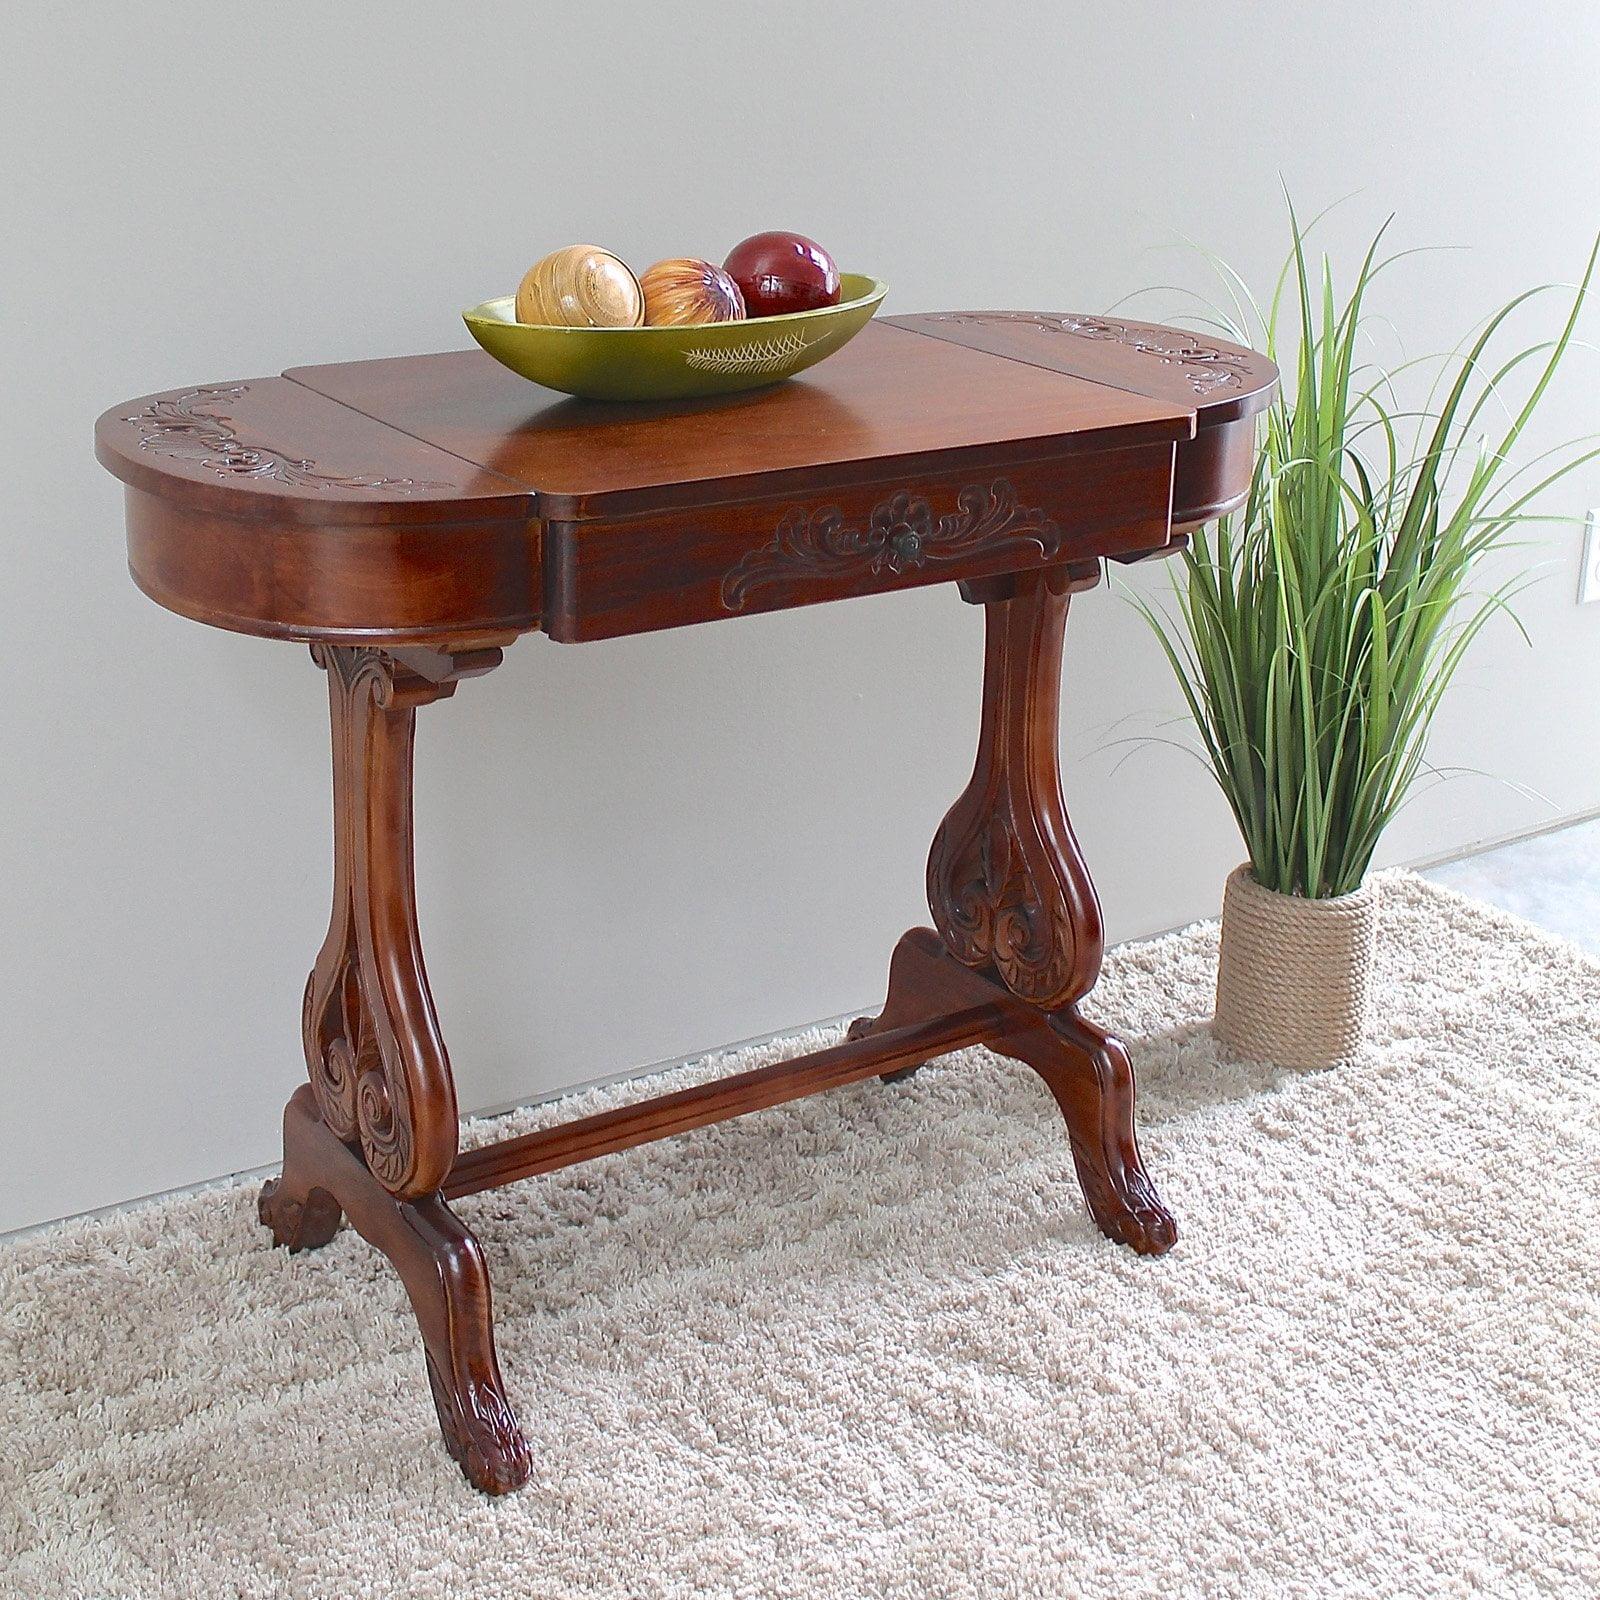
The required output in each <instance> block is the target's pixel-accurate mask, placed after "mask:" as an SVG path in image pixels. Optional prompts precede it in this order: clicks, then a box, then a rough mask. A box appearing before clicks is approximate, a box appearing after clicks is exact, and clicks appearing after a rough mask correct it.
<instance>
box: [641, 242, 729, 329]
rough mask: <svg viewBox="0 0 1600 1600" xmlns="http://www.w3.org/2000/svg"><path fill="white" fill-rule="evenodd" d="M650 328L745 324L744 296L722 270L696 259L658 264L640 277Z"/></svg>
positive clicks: (686, 257)
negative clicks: (713, 323) (711, 323)
mask: <svg viewBox="0 0 1600 1600" xmlns="http://www.w3.org/2000/svg"><path fill="white" fill-rule="evenodd" d="M639 287H640V289H642V290H643V291H644V320H645V323H646V325H647V326H648V327H652V328H672V327H683V326H685V325H687V324H690V323H700V322H742V321H743V320H744V296H743V295H742V294H740V293H739V285H738V284H736V283H735V282H734V281H733V279H732V278H730V277H729V276H728V274H727V273H726V272H724V271H723V270H722V268H721V267H714V266H712V264H711V263H710V262H709V261H699V260H696V259H695V258H694V257H693V256H677V257H674V258H673V259H672V260H670V261H658V262H656V264H655V265H654V266H653V267H650V268H647V269H646V270H645V271H644V272H641V273H640V274H639Z"/></svg>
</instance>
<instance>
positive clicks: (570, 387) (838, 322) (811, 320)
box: [462, 272, 888, 400]
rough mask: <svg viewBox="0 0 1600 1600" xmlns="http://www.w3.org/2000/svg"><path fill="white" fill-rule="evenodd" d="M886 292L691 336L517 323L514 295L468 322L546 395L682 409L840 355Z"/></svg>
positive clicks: (859, 283)
mask: <svg viewBox="0 0 1600 1600" xmlns="http://www.w3.org/2000/svg"><path fill="white" fill-rule="evenodd" d="M887 291H888V285H887V284H885V283H881V282H880V281H879V280H878V279H876V278H868V277H864V276H862V274H861V273H859V272H844V273H841V274H840V275H839V294H840V299H839V304H838V305H836V306H823V307H822V308H821V309H820V310H817V311H791V312H788V313H787V314H785V315H783V316H778V317H752V318H750V319H749V320H748V321H746V322H708V323H702V324H700V325H698V326H695V327H690V328H550V327H545V326H542V325H540V324H535V323H527V322H518V321H517V320H516V318H515V316H514V315H513V312H512V304H513V301H514V299H515V296H513V295H502V296H501V297H500V298H499V299H498V300H485V301H484V302H483V304H482V305H481V306H474V307H473V308H472V309H471V310H470V311H464V312H462V317H463V319H464V320H465V322H466V324H467V331H468V332H469V333H470V334H471V335H472V337H473V338H474V339H476V340H477V341H478V343H479V344H481V345H482V346H483V348H484V349H485V350H487V351H488V352H489V354H490V355H492V356H493V357H494V358H495V360H496V361H498V362H499V363H500V364H501V365H502V366H506V367H510V368H511V370H512V371H513V372H515V373H519V374H521V376H522V377H524V378H530V379H532V381H533V382H534V383H542V384H543V385H544V386H545V387H546V388H547V389H560V390H561V391H562V392H563V393H564V394H581V395H584V396H586V397H587V398H589V399H591V400H682V399H687V398H689V397H690V396H693V395H703V394H732V393H733V392H734V391H735V390H737V389H756V388H759V387H760V386H761V385H762V384H766V383H777V382H778V381H779V380H780V379H783V378H790V377H793V376H794V374H795V373H797V372H803V371H804V370H805V369H806V368H807V367H814V366H815V365H816V364H817V362H819V361H821V360H822V359H823V358H824V357H826V356H831V355H832V354H833V352H834V351H835V350H838V349H840V348H842V347H843V346H844V345H845V344H846V343H848V342H849V340H850V339H851V338H853V337H854V336H855V335H856V334H857V333H859V332H860V331H861V329H862V328H864V327H865V326H866V325H867V323H868V322H870V321H871V320H872V313H873V312H874V311H876V310H877V309H878V306H879V304H880V303H881V302H882V300H883V297H884V295H885V293H887Z"/></svg>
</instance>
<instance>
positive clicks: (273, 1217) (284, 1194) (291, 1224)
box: [256, 1178, 342, 1252]
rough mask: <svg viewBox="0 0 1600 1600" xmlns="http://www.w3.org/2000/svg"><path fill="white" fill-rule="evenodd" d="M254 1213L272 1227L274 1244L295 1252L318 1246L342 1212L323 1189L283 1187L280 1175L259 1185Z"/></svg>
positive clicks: (336, 1226) (331, 1233)
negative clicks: (294, 1189)
mask: <svg viewBox="0 0 1600 1600" xmlns="http://www.w3.org/2000/svg"><path fill="white" fill-rule="evenodd" d="M256 1215H257V1216H259V1217H260V1218H261V1220H262V1222H263V1223H265V1224H266V1226H267V1227H268V1228H270V1229H271V1230H272V1240H273V1243H274V1244H280V1245H284V1246H286V1247H287V1248H288V1249H289V1250H290V1251H291V1252H294V1251H298V1250H319V1249H321V1248H322V1246H323V1245H325V1244H327V1243H328V1242H329V1240H331V1239H332V1238H333V1236H334V1234H336V1233H337V1232H338V1231H339V1222H340V1219H341V1216H342V1213H341V1211H340V1209H339V1202H338V1201H337V1200H335V1199H334V1198H333V1196H332V1195H331V1194H329V1193H328V1191H327V1190H326V1189H316V1188H312V1189H308V1190H306V1191H305V1193H304V1194H303V1195H302V1194H299V1193H297V1192H294V1191H291V1190H289V1189H286V1188H285V1187H284V1184H283V1179H282V1178H271V1179H269V1180H268V1181H267V1182H266V1183H265V1184H263V1185H262V1187H261V1197H260V1199H258V1200H257V1201H256Z"/></svg>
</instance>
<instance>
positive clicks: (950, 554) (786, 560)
mask: <svg viewBox="0 0 1600 1600" xmlns="http://www.w3.org/2000/svg"><path fill="white" fill-rule="evenodd" d="M1061 540H1062V534H1061V529H1060V528H1059V527H1058V526H1057V525H1056V524H1055V523H1054V522H1052V521H1051V520H1050V518H1049V517H1047V516H1046V515H1045V514H1044V512H1043V511H1041V510H1039V509H1038V508H1037V507H1033V506H1022V505H1019V504H1018V503H1017V491H1016V490H1015V489H1014V488H1013V487H1012V486H1011V485H1010V484H1009V483H1008V482H1006V480H1005V479H1004V478H997V479H995V481H994V482H993V483H991V484H989V485H988V486H987V487H984V486H983V485H981V484H972V485H970V486H969V487H967V488H965V489H963V490H962V491H961V492H960V493H959V494H958V495H957V496H956V509H955V510H954V511H951V512H948V513H946V514H945V515H944V516H941V517H935V516H934V513H933V509H932V507H931V506H930V505H929V504H928V502H927V501H926V500H924V499H922V498H921V497H920V496H918V495H913V494H911V493H909V492H908V491H906V490H901V491H900V492H899V493H898V494H895V495H891V496H890V498H889V499H887V500H883V501H880V502H879V503H878V504H877V505H875V506H874V507H873V508H872V511H871V513H870V514H869V516H868V518H867V521H866V525H865V526H862V525H861V524H859V523H854V524H852V523H849V522H847V521H846V520H845V517H844V513H843V512H841V511H840V510H839V508H838V507H837V506H824V507H821V508H820V509H807V508H806V507H803V506H797V507H794V508H793V509H791V510H789V511H787V512H785V513H784V516H783V520H782V521H781V522H779V524H778V527H777V531H776V532H775V533H774V534H773V536H772V537H771V538H770V539H769V540H768V541H767V542H766V543H765V544H764V545H762V546H760V548H758V549H755V550H752V551H751V552H750V553H749V554H748V555H746V556H745V557H744V558H743V559H742V560H741V561H740V562H739V564H738V565H737V566H736V567H735V568H734V569H733V571H732V572H730V573H729V574H728V576H727V577H726V578H725V579H724V580H723V583H722V603H723V605H724V606H726V607H727V609H728V610H729V611H740V610H743V608H744V606H745V604H746V602H747V601H748V600H749V598H750V596H751V595H752V594H754V593H755V592H756V591H757V590H760V589H764V588H769V587H771V588H784V587H788V586H792V585H797V584H804V583H810V582H814V581H816V580H818V579H835V578H846V577H857V576H860V575H861V574H863V573H866V574H869V575H871V576H872V577H882V576H884V575H888V576H890V577H896V578H898V577H901V576H903V575H904V574H905V573H907V572H912V571H918V570H920V569H922V568H924V567H926V566H928V565H930V564H933V565H939V564H942V563H946V562H951V561H959V560H963V559H965V558H967V557H969V556H974V555H986V554H989V553H991V552H993V551H997V550H1003V549H1014V550H1015V552H1016V553H1017V554H1019V555H1020V554H1022V553H1023V552H1024V551H1025V550H1026V551H1027V552H1028V554H1030V555H1031V556H1032V557H1033V559H1034V560H1036V561H1048V560H1049V559H1050V557H1051V556H1053V555H1055V554H1056V552H1057V551H1058V550H1060V548H1061Z"/></svg>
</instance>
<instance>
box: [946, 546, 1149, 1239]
mask: <svg viewBox="0 0 1600 1600" xmlns="http://www.w3.org/2000/svg"><path fill="white" fill-rule="evenodd" d="M1098 576H1099V571H1098V566H1097V565H1096V564H1095V563H1088V564H1087V565H1084V566H1077V567H1065V568H1047V569H1045V570H1044V571H1042V572H1035V573H1028V574H1024V575H1018V576H1016V577H1011V578H1006V579H1002V580H986V581H985V582H983V583H981V584H971V585H966V586H964V587H963V593H964V594H965V595H966V597H967V598H968V599H969V600H973V601H976V602H979V603H981V604H982V605H983V606H984V612H985V638H986V642H985V647H984V673H983V715H982V724H981V728H980V732H979V737H978V758H977V762H976V764H975V766H974V768H973V773H972V779H971V781H970V782H969V783H968V785H967V788H966V790H965V791H964V792H963V794H962V795H961V798H960V799H958V800H957V801H956V803H955V805H953V806H952V807H951V808H950V811H949V814H948V815H947V816H946V817H945V819H944V822H943V823H942V824H941V825H940V827H939V831H938V833H937V834H936V835H935V836H934V841H933V849H932V852H931V853H930V855H929V857H928V904H929V906H930V907H931V908H932V911H933V920H934V924H935V926H936V927H937V929H938V931H939V934H940V937H941V938H942V939H943V941H944V946H945V948H946V949H947V950H948V951H949V952H950V954H951V955H952V956H954V957H955V958H956V960H958V961H960V962H962V963H963V964H965V965H966V966H968V967H970V968H972V969H974V970H975V971H978V972H980V973H983V974H984V975H986V976H988V977H989V978H991V979H992V981H994V982H995V983H997V984H999V985H1001V986H1003V987H1004V988H1005V989H1006V990H1007V991H1009V993H1010V994H1012V995H1013V996H1015V997H1016V999H1017V1000H1018V1001H1021V1002H1023V1008H1020V1016H1021V1023H1020V1026H1019V1029H1018V1032H1017V1034H1016V1035H1015V1037H1014V1038H1011V1039H1007V1040H1004V1041H1001V1042H1000V1044H999V1045H998V1046H997V1048H1001V1049H1005V1050H1007V1051H1008V1052H1009V1053H1011V1054H1013V1055H1015V1056H1017V1057H1018V1059H1020V1060H1022V1061H1025V1062H1027V1063H1028V1065H1030V1066H1032V1067H1033V1068H1034V1069H1035V1070H1036V1071H1037V1072H1039V1073H1040V1075H1041V1076H1042V1077H1043V1078H1044V1079H1045V1082H1046V1083H1047V1084H1048V1085H1049V1087H1050V1090H1051V1092H1052V1093H1053V1094H1054V1095H1055V1098H1056V1101H1057V1103H1058V1104H1059V1105H1060V1107H1061V1111H1062V1114H1063V1116H1064V1117H1065V1118H1066V1122H1067V1131H1068V1134H1069V1135H1070V1137H1071V1141H1072V1150H1073V1155H1074V1159H1075V1161H1076V1163H1077V1168H1078V1176H1079V1178H1080V1180H1081V1182H1082V1184H1083V1189H1084V1195H1085V1198H1086V1199H1087V1200H1088V1202H1089V1209H1090V1211H1091V1212H1092V1213H1093V1215H1094V1219H1095V1221H1096V1222H1097V1223H1098V1224H1099V1226H1100V1228H1101V1230H1102V1231H1103V1232H1104V1233H1106V1234H1107V1235H1108V1236H1109V1237H1111V1238H1113V1239H1117V1240H1120V1241H1121V1242H1123V1243H1125V1244H1129V1245H1131V1246H1132V1247H1133V1248H1134V1249H1136V1250H1141V1251H1145V1252H1147V1253H1159V1252H1160V1251H1162V1250H1165V1249H1167V1248H1169V1247H1170V1246H1171V1244H1172V1243H1173V1241H1174V1239H1175V1238H1176V1237H1177V1230H1176V1227H1175V1225H1174V1224H1173V1221H1172V1218H1171V1217H1170V1216H1169V1215H1168V1214H1167V1212H1166V1211H1165V1210H1164V1209H1163V1208H1162V1206H1161V1203H1160V1201H1159V1200H1157V1198H1156V1195H1155V1190H1154V1188H1153V1186H1152V1185H1151V1183H1150V1180H1149V1177H1148V1176H1147V1175H1146V1173H1145V1171H1144V1168H1143V1165H1142V1164H1141V1162H1140V1160H1139V1151H1138V1145H1137V1142H1136V1140H1135V1138H1134V1129H1133V1074H1132V1071H1131V1069H1130V1068H1129V1065H1128V1056H1127V1052H1126V1051H1125V1050H1124V1049H1123V1047H1122V1046H1121V1045H1120V1044H1118V1043H1117V1041H1116V1040H1114V1039H1110V1038H1108V1037H1107V1036H1106V1035H1104V1034H1102V1033H1101V1032H1100V1031H1099V1030H1098V1029H1095V1028H1093V1027H1091V1026H1090V1025H1089V1024H1088V1023H1086V1022H1084V1021H1083V1020H1082V1019H1081V1018H1080V1017H1079V1016H1078V1013H1077V1009H1076V1006H1077V1002H1078V1001H1079V1000H1081V999H1082V998H1083V996H1084V995H1086V994H1087V993H1088V992H1089V990H1090V988H1091V987H1092V986H1093V984H1094V981H1095V979H1096V978H1097V977H1098V976H1099V973H1100V958H1101V955H1102V954H1103V952H1104V947H1105V936H1104V932H1103V929H1102V925H1101V920H1100V905H1099V901H1098V900H1097V899H1096V897H1095V892H1094V885H1093V883H1092V882H1091V881H1090V878H1089V873H1088V869H1087V868H1086V867H1085V866H1084V864H1083V858H1082V856H1081V855H1080V854H1079V853H1078V846H1077V841H1076V840H1075V839H1074V838H1073V835H1072V828H1071V825H1070V824H1069V823H1068V821H1067V812H1066V804H1065V802H1064V800H1063V799H1062V794H1061V768H1060V750H1059V737H1060V735H1059V711H1060V699H1061V646H1062V638H1063V634H1064V631H1065V628H1066V620H1067V606H1068V603H1069V601H1070V597H1071V595H1072V593H1073V591H1074V590H1076V589H1080V588H1087V587H1090V586H1091V585H1092V584H1093V583H1094V582H1096V581H1097V580H1098ZM1030 1012H1031V1013H1032V1014H1033V1016H1034V1017H1036V1018H1037V1024H1036V1025H1034V1023H1033V1022H1032V1021H1031V1020H1030V1016H1029V1013H1030Z"/></svg>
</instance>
